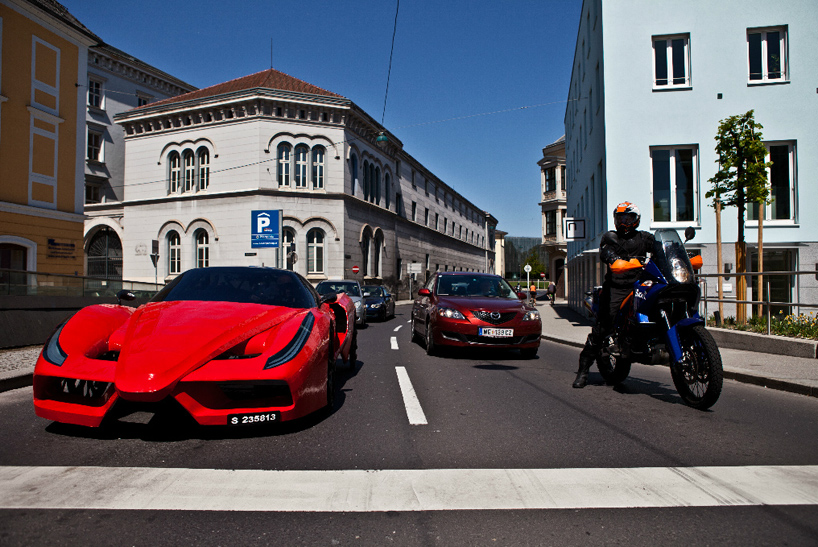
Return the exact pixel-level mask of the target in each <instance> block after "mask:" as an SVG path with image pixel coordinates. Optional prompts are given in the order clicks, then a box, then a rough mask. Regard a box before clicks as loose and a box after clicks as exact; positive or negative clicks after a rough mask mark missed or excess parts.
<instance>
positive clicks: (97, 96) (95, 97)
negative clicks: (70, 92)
mask: <svg viewBox="0 0 818 547" xmlns="http://www.w3.org/2000/svg"><path fill="white" fill-rule="evenodd" d="M88 106H92V107H94V108H102V82H100V81H99V80H93V79H89V80H88Z"/></svg>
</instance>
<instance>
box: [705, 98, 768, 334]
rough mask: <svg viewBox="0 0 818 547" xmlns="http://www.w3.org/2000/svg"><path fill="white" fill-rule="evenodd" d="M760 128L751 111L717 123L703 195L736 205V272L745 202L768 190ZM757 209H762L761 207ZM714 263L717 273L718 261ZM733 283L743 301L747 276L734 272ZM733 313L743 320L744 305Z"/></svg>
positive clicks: (759, 199)
mask: <svg viewBox="0 0 818 547" xmlns="http://www.w3.org/2000/svg"><path fill="white" fill-rule="evenodd" d="M761 129H762V126H761V124H759V123H756V121H755V118H754V115H753V111H752V110H750V111H749V112H747V113H746V114H742V115H739V116H730V117H728V118H725V119H723V120H721V122H719V132H718V134H717V135H716V153H717V154H718V156H719V160H718V163H719V170H718V171H717V172H716V174H715V175H714V176H713V177H712V178H711V179H710V180H709V182H710V184H712V187H711V189H710V190H709V191H708V192H707V193H706V194H705V197H707V198H713V206H714V207H717V211H718V210H720V209H722V208H724V207H737V208H738V240H737V241H736V274H743V273H745V272H746V271H747V252H746V251H747V250H746V244H745V241H744V220H745V217H746V209H747V203H759V204H761V203H766V202H767V198H768V195H769V192H770V190H769V188H768V187H767V168H768V167H769V166H770V165H772V164H771V163H767V162H765V161H764V159H765V157H766V155H767V150H766V148H765V147H764V143H763V142H762V140H761ZM759 209H761V210H763V207H759ZM759 216H760V215H759ZM717 236H718V237H717V239H721V237H720V236H721V234H717ZM719 248H720V247H719ZM761 252H762V249H759V256H760V255H761ZM718 266H719V273H721V267H722V265H721V260H719V265H718ZM759 270H760V268H759ZM719 284H721V280H719ZM736 285H737V294H738V296H739V299H740V300H744V299H745V298H746V294H747V278H746V277H744V276H743V275H737V276H736ZM736 316H737V317H736V319H737V320H738V322H739V323H744V322H746V320H747V316H746V311H745V306H744V304H739V305H738V311H737V313H736Z"/></svg>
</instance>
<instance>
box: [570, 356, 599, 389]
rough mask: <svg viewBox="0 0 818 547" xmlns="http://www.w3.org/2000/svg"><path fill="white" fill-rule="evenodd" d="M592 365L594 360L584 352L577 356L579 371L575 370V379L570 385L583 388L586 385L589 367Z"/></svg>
mask: <svg viewBox="0 0 818 547" xmlns="http://www.w3.org/2000/svg"><path fill="white" fill-rule="evenodd" d="M593 364H594V358H593V357H592V356H591V355H587V354H586V352H585V351H583V352H582V353H580V354H579V369H578V370H577V379H576V380H574V383H573V384H572V385H573V387H575V388H583V387H585V384H587V383H588V372H590V370H591V365H593Z"/></svg>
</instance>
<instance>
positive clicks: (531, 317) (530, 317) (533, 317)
mask: <svg viewBox="0 0 818 547" xmlns="http://www.w3.org/2000/svg"><path fill="white" fill-rule="evenodd" d="M539 320H540V312H538V311H537V310H531V311H528V312H526V314H525V317H523V321H539Z"/></svg>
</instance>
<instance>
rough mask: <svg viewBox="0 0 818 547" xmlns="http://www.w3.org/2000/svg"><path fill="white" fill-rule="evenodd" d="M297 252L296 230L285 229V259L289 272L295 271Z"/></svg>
mask: <svg viewBox="0 0 818 547" xmlns="http://www.w3.org/2000/svg"><path fill="white" fill-rule="evenodd" d="M296 256H297V252H296V250H295V230H293V229H292V228H284V257H285V260H286V268H287V269H288V270H294V269H295V261H296V260H297V258H296Z"/></svg>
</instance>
